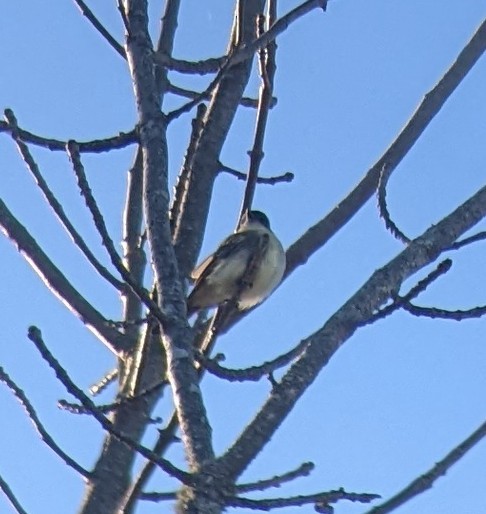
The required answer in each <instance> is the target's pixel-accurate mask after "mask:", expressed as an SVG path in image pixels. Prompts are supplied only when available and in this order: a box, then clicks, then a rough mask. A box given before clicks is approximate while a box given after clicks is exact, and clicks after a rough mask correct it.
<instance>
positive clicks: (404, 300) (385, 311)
mask: <svg viewBox="0 0 486 514" xmlns="http://www.w3.org/2000/svg"><path fill="white" fill-rule="evenodd" d="M451 266H452V261H451V260H450V259H446V260H444V261H442V262H441V263H440V264H439V265H438V266H437V268H436V269H435V270H433V271H431V272H430V273H429V274H428V275H427V276H426V277H425V278H423V279H422V280H420V281H419V282H418V283H417V284H416V285H415V286H414V287H412V289H410V291H409V292H408V293H407V294H405V295H404V296H399V295H397V296H396V297H395V298H394V299H393V302H392V303H391V304H390V305H387V306H386V307H383V308H382V309H380V310H379V311H378V312H376V313H375V314H374V315H373V316H371V317H370V318H368V319H367V320H365V322H364V323H363V325H362V326H365V325H371V324H372V323H375V321H377V320H379V319H383V318H386V317H387V316H389V315H390V314H393V313H394V312H395V311H397V310H398V309H401V308H405V306H406V305H408V304H409V302H410V300H412V299H413V298H416V297H417V296H418V295H419V294H421V293H423V292H424V291H425V290H426V289H427V287H429V285H430V284H432V282H434V281H435V280H437V279H438V278H439V277H440V276H441V275H444V274H445V273H447V272H448V271H449V270H450V269H451Z"/></svg>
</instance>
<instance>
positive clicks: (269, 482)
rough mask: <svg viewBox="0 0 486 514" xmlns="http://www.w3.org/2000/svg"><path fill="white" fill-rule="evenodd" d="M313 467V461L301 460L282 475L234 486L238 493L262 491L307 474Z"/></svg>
mask: <svg viewBox="0 0 486 514" xmlns="http://www.w3.org/2000/svg"><path fill="white" fill-rule="evenodd" d="M313 469H314V463H313V462H303V463H302V464H301V465H300V466H299V467H298V468H296V469H293V470H292V471H288V472H287V473H284V474H282V475H275V476H274V477H272V478H267V479H265V480H258V482H251V483H248V484H240V485H237V486H236V491H237V493H238V494H241V493H249V492H251V491H264V490H265V489H269V488H270V487H280V486H281V485H282V484H284V483H286V482H291V481H292V480H295V479H296V478H300V477H306V476H309V475H310V473H311V471H312V470H313Z"/></svg>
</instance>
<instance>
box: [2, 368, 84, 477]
mask: <svg viewBox="0 0 486 514" xmlns="http://www.w3.org/2000/svg"><path fill="white" fill-rule="evenodd" d="M0 382H3V383H4V384H5V385H6V386H7V387H8V388H9V389H10V391H11V392H12V393H13V395H14V396H15V398H17V400H18V401H19V402H20V405H22V407H23V408H24V410H25V412H26V413H27V416H28V417H29V419H30V421H32V424H33V425H34V428H35V429H36V431H37V433H38V434H39V437H40V438H41V439H42V441H43V442H44V443H46V445H47V446H48V447H49V448H50V449H51V450H52V451H53V452H54V453H55V454H56V455H57V456H58V457H60V458H61V459H62V460H63V461H64V463H65V464H67V465H68V466H69V467H70V468H73V469H74V471H77V472H78V473H79V474H80V475H81V476H82V477H84V478H89V477H90V473H89V471H87V470H86V469H84V468H83V466H81V465H80V464H78V463H77V462H76V461H75V460H74V459H72V458H71V457H70V456H69V455H68V454H67V453H66V452H65V451H64V450H62V449H61V448H60V446H59V445H58V444H57V443H56V442H55V441H54V439H53V438H52V436H51V435H50V434H49V432H48V431H47V430H46V429H45V428H44V425H43V424H42V423H41V421H40V419H39V417H38V416H37V413H36V412H35V409H34V407H33V406H32V404H31V403H30V401H29V399H28V398H27V396H26V395H25V393H24V391H22V389H20V387H19V386H18V385H17V384H16V383H15V382H14V381H13V380H12V379H11V378H10V376H9V375H8V373H7V372H6V371H5V370H4V369H3V367H2V366H0Z"/></svg>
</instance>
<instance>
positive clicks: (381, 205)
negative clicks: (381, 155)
mask: <svg viewBox="0 0 486 514" xmlns="http://www.w3.org/2000/svg"><path fill="white" fill-rule="evenodd" d="M390 175H391V170H390V171H389V170H388V168H387V166H386V164H384V165H383V168H382V169H381V172H380V178H379V180H378V194H377V196H378V209H379V211H380V216H381V217H382V218H383V221H384V222H385V227H386V228H387V229H388V230H389V231H390V232H391V234H392V235H393V237H395V238H396V239H398V240H399V241H401V242H402V243H405V244H408V243H410V241H411V240H410V239H409V238H408V237H407V236H406V235H405V234H404V233H403V232H402V231H401V230H400V229H399V228H398V226H397V225H396V224H395V222H394V221H393V220H392V219H391V216H390V212H389V211H388V206H387V204H386V186H387V184H388V179H389V178H390Z"/></svg>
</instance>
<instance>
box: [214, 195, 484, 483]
mask: <svg viewBox="0 0 486 514" xmlns="http://www.w3.org/2000/svg"><path fill="white" fill-rule="evenodd" d="M484 216H486V187H484V188H483V189H481V190H479V191H478V192H477V193H476V194H475V195H474V196H472V197H471V198H470V199H468V200H467V201H466V202H464V203H463V204H462V205H461V206H460V207H458V208H457V209H456V210H455V211H454V212H453V213H451V214H449V215H448V216H446V217H445V218H444V219H442V220H441V221H440V222H439V223H438V224H437V225H434V226H432V227H431V228H429V229H428V230H427V231H426V232H424V234H423V235H421V236H420V237H418V238H417V239H415V240H414V241H412V242H411V243H410V245H409V246H408V247H407V248H405V249H404V250H403V251H402V252H401V253H400V254H399V255H398V256H397V257H395V258H394V259H393V260H391V261H390V262H389V263H388V264H387V265H385V266H384V267H383V268H381V269H380V270H378V271H376V272H375V273H374V274H373V275H372V276H371V278H370V279H369V280H368V281H367V282H366V283H365V284H364V286H363V287H361V288H360V289H359V291H358V292H357V293H356V294H355V295H354V296H353V297H352V298H350V299H349V300H348V301H347V302H346V303H345V304H344V305H343V306H342V307H341V308H340V309H339V310H338V311H337V312H336V313H335V314H334V315H333V316H332V317H331V318H330V319H329V320H328V321H327V322H326V323H325V324H324V325H323V327H322V328H321V329H319V330H318V331H317V332H315V333H314V334H312V335H311V336H309V337H308V338H307V342H308V345H307V347H306V349H305V350H304V352H303V353H302V355H301V356H300V357H299V359H298V360H297V361H296V362H295V363H294V364H293V365H292V366H291V368H290V369H289V371H288V372H287V373H286V374H285V375H284V377H283V378H282V380H281V381H280V382H279V383H278V384H277V385H276V386H275V387H274V388H273V390H272V392H271V394H270V397H269V398H268V400H267V401H266V402H265V404H264V405H263V407H262V408H261V410H260V411H259V412H258V413H257V415H256V416H255V418H254V419H253V420H252V421H251V422H250V424H249V425H248V426H247V427H246V428H245V430H244V431H243V433H242V434H241V435H240V436H239V438H238V439H237V441H236V442H235V443H234V444H233V446H232V447H231V448H229V450H228V451H227V452H226V453H225V454H224V455H223V456H222V457H220V458H219V459H218V465H220V466H221V467H222V468H223V469H224V470H225V471H226V472H227V473H228V474H230V475H231V476H234V477H235V478H236V477H238V476H239V475H240V474H241V473H242V472H243V471H244V470H245V468H246V467H247V466H248V464H249V463H250V462H251V461H252V460H253V459H254V458H255V457H256V455H257V454H258V453H259V452H260V451H261V449H262V448H263V447H264V446H265V444H266V443H267V442H268V441H269V440H270V438H271V436H272V435H273V433H274V432H275V430H276V429H277V428H278V427H279V426H280V424H281V423H282V422H283V420H284V419H285V418H286V416H287V415H288V414H289V412H290V411H291V410H292V408H293V406H294V405H295V403H296V401H297V400H298V399H299V398H300V397H301V396H302V394H303V393H304V391H305V390H306V389H307V387H308V386H309V385H310V384H311V383H312V382H313V380H314V379H315V378H316V376H317V375H318V373H319V371H320V370H321V369H322V368H323V367H324V366H325V365H326V364H327V363H328V362H329V360H330V358H331V357H332V356H333V355H334V353H335V352H336V351H337V350H338V349H339V348H340V346H342V344H343V343H344V342H345V341H347V340H348V339H349V338H350V337H351V336H352V335H353V334H354V332H355V331H356V330H357V329H358V327H360V326H361V325H362V324H363V323H364V322H365V321H366V320H367V319H368V318H369V317H370V316H372V315H373V313H374V312H376V311H377V310H378V309H379V307H380V306H381V305H383V304H384V303H386V301H388V300H389V299H390V298H394V297H395V296H396V295H397V293H398V290H399V288H400V285H401V284H402V282H403V281H404V280H405V279H406V278H408V277H410V276H412V275H413V274H414V273H416V272H417V271H418V270H419V269H421V268H423V267H424V266H426V265H427V264H429V263H431V262H433V261H434V260H435V259H436V258H437V257H438V256H439V255H440V254H441V252H442V251H444V249H445V248H447V247H448V246H449V245H450V244H452V243H453V242H454V241H455V240H456V239H457V238H458V237H459V236H460V235H462V234H463V233H464V232H466V231H467V230H469V229H470V228H472V227H473V226H474V225H475V224H476V223H478V222H479V221H480V220H481V219H482V218H483V217H484Z"/></svg>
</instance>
